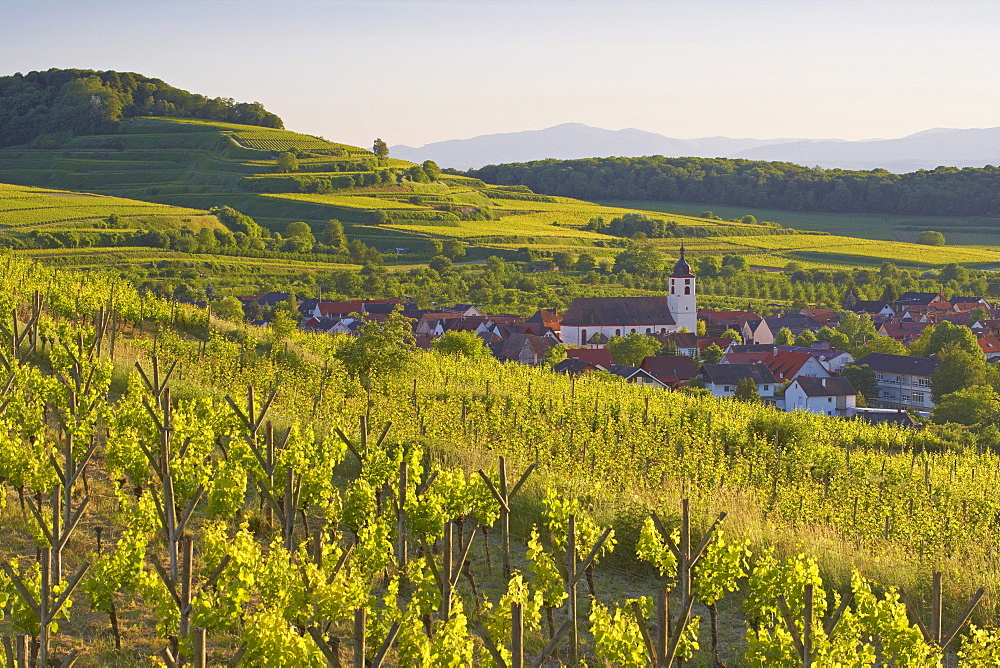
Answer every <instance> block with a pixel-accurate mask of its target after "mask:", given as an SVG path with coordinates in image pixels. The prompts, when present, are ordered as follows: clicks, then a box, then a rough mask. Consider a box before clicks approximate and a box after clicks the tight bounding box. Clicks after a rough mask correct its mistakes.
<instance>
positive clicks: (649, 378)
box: [608, 364, 667, 389]
mask: <svg viewBox="0 0 1000 668" xmlns="http://www.w3.org/2000/svg"><path fill="white" fill-rule="evenodd" d="M608 371H610V372H611V373H612V374H614V375H615V376H618V377H619V378H621V379H622V380H624V381H625V382H626V383H635V384H636V385H648V386H650V387H658V388H660V389H666V387H667V386H666V384H664V383H662V382H660V381H659V380H658V379H657V378H656V377H655V376H653V374H651V373H649V372H648V371H646V370H644V369H641V368H639V367H637V366H625V365H624V364H612V365H611V368H610V369H608Z"/></svg>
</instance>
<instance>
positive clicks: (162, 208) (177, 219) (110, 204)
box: [0, 184, 224, 229]
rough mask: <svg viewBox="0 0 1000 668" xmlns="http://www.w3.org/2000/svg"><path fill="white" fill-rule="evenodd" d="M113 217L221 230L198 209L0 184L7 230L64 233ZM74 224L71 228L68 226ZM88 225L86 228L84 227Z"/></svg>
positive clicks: (0, 216)
mask: <svg viewBox="0 0 1000 668" xmlns="http://www.w3.org/2000/svg"><path fill="white" fill-rule="evenodd" d="M112 214H115V215H117V216H119V217H121V218H123V219H125V221H124V222H125V223H126V224H128V223H129V220H130V219H131V220H132V221H133V222H139V221H141V222H142V224H143V225H144V226H147V227H151V228H155V229H164V228H169V227H173V228H180V227H182V226H183V225H188V226H189V227H191V228H192V229H195V228H201V227H211V228H214V229H224V226H223V225H222V224H221V223H220V222H219V221H218V219H217V218H215V216H208V215H207V214H206V213H205V211H200V210H198V209H189V208H180V207H174V206H169V205H166V204H154V203H151V202H138V201H135V200H130V199H124V198H121V197H109V196H104V195H91V194H84V193H75V192H68V191H65V190H49V189H45V188H30V187H25V186H14V185H7V184H0V226H3V227H8V228H22V227H32V228H35V229H66V228H76V227H85V226H89V227H93V223H94V222H96V221H98V220H102V219H104V218H107V217H108V216H110V215H112ZM74 222H75V223H78V225H72V224H70V223H74ZM88 224H89V225H88Z"/></svg>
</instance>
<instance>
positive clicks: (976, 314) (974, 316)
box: [965, 306, 990, 327]
mask: <svg viewBox="0 0 1000 668" xmlns="http://www.w3.org/2000/svg"><path fill="white" fill-rule="evenodd" d="M989 317H990V314H989V311H987V310H986V309H985V308H983V307H982V306H977V307H976V308H974V309H972V310H971V311H969V318H968V319H967V320H966V321H965V326H966V327H972V326H973V325H975V324H976V323H977V322H982V321H983V320H988V319H989Z"/></svg>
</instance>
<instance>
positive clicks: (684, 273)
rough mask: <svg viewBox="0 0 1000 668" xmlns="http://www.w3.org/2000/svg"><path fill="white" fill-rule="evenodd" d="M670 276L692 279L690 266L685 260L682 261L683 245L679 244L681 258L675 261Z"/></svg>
mask: <svg viewBox="0 0 1000 668" xmlns="http://www.w3.org/2000/svg"><path fill="white" fill-rule="evenodd" d="M670 275H671V276H675V277H684V278H694V274H692V273H691V265H689V264H688V263H687V260H685V259H684V245H683V244H681V257H680V259H678V260H677V264H675V265H674V273H672V274H670Z"/></svg>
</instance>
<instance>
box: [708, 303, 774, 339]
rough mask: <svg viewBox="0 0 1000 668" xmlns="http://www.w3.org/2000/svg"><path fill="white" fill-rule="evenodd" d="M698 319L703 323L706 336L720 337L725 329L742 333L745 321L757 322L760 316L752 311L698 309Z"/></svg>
mask: <svg viewBox="0 0 1000 668" xmlns="http://www.w3.org/2000/svg"><path fill="white" fill-rule="evenodd" d="M698 319H699V320H704V321H705V333H706V334H708V335H709V336H722V333H723V332H725V331H726V330H727V329H732V330H735V331H737V332H740V331H742V330H743V325H744V323H746V321H747V320H759V319H760V316H759V315H757V314H756V313H754V312H753V311H717V310H715V309H709V308H700V309H698Z"/></svg>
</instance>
